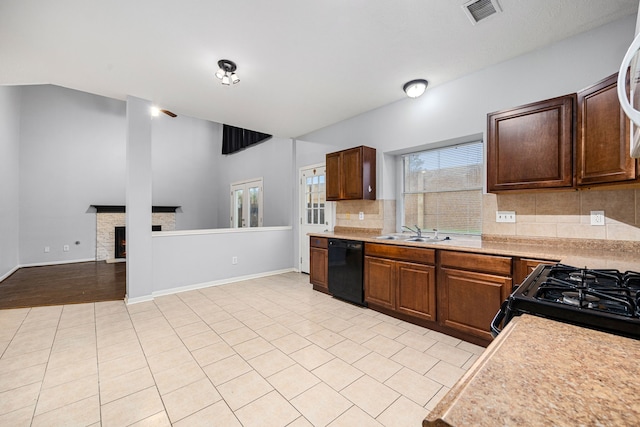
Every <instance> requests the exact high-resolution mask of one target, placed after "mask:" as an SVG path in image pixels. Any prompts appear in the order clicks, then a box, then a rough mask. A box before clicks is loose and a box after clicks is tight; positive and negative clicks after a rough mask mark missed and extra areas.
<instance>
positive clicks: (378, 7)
mask: <svg viewBox="0 0 640 427" xmlns="http://www.w3.org/2000/svg"><path fill="white" fill-rule="evenodd" d="M465 1H466V0H421V1H417V0H315V1H312V0H271V1H265V0H226V1H218V0H207V1H205V0H182V1H177V0H107V1H97V0H60V1H42V0H0V84H10V85H13V84H38V83H51V84H55V85H60V86H65V87H69V88H73V89H78V90H82V91H85V92H90V93H95V94H100V95H104V96H108V97H112V98H117V99H125V98H126V96H127V95H133V96H136V97H140V98H144V99H148V100H151V101H153V102H154V103H156V104H158V105H159V106H161V107H162V108H167V109H169V110H172V111H174V112H176V113H178V114H186V115H189V116H193V117H198V118H203V119H208V120H212V121H215V122H220V123H228V124H232V125H235V126H240V127H244V128H248V129H253V130H257V131H261V132H266V133H271V134H274V135H276V136H279V137H296V136H299V135H303V134H305V133H308V132H311V131H313V130H316V129H319V128H321V127H324V126H327V125H330V124H333V123H335V122H338V121H340V120H344V119H346V118H349V117H353V116H355V115H358V114H361V113H363V112H365V111H368V110H371V109H374V108H377V107H381V106H383V105H385V104H389V103H392V102H395V101H398V100H400V99H403V98H404V93H403V92H402V85H403V84H404V83H405V82H406V81H408V80H411V79H415V78H425V79H427V80H429V82H430V86H431V87H432V86H435V85H439V84H442V83H445V82H447V81H450V80H453V79H456V78H458V77H461V76H463V75H465V74H469V73H471V72H474V71H476V70H480V69H482V68H485V67H487V66H490V65H492V64H495V63H498V62H502V61H505V60H507V59H509V58H513V57H515V56H518V55H520V54H522V53H525V52H529V51H532V50H535V49H538V48H540V47H542V46H545V45H548V44H550V43H553V42H555V41H557V40H560V39H563V38H566V37H569V36H571V35H574V34H578V33H580V32H584V31H587V30H589V29H592V28H595V27H598V26H600V25H603V24H605V23H608V22H611V21H614V20H617V19H619V18H621V17H623V16H625V15H629V14H634V13H636V11H637V9H638V0H499V3H500V5H501V6H502V9H503V13H501V14H499V15H494V16H492V17H490V18H488V19H487V20H485V21H482V22H480V23H479V24H477V25H476V26H473V25H471V23H470V21H469V19H468V18H467V16H466V15H465V14H464V12H463V10H462V7H461V5H462V4H463V3H465ZM222 58H226V59H231V60H233V61H235V62H236V63H237V64H238V71H237V73H238V75H239V77H240V79H241V81H240V83H239V84H237V85H235V86H231V87H227V86H222V85H221V84H220V83H219V81H218V80H217V79H216V78H215V77H214V76H213V74H214V72H215V71H216V70H217V65H216V63H217V61H218V60H219V59H222ZM621 59H622V58H621ZM594 60H596V59H595V58H594Z"/></svg>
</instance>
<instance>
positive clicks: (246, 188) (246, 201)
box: [229, 177, 264, 228]
mask: <svg viewBox="0 0 640 427" xmlns="http://www.w3.org/2000/svg"><path fill="white" fill-rule="evenodd" d="M255 183H259V187H260V193H259V194H258V227H262V218H263V215H264V212H263V210H264V179H263V178H262V177H260V178H254V179H243V180H242V181H236V182H232V183H231V184H230V185H229V194H230V206H229V208H230V212H229V214H230V215H229V223H230V227H231V228H249V227H250V218H251V212H250V209H251V206H250V204H251V202H250V199H249V197H250V196H249V188H253V187H255V186H252V185H251V184H255ZM234 187H243V203H244V204H245V205H246V212H245V211H244V210H243V216H244V215H247V218H246V219H248V221H246V224H247V225H245V226H243V227H237V226H236V224H234V218H235V214H236V213H235V198H234V194H233V193H234Z"/></svg>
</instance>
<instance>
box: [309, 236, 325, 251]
mask: <svg viewBox="0 0 640 427" xmlns="http://www.w3.org/2000/svg"><path fill="white" fill-rule="evenodd" d="M310 239H311V242H310V245H311V247H312V248H325V249H327V248H328V247H329V239H327V238H326V237H313V236H311V237H310Z"/></svg>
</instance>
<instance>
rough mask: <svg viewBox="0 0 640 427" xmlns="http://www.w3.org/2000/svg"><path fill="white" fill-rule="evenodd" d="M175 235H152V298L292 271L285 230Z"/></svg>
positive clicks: (287, 230)
mask: <svg viewBox="0 0 640 427" xmlns="http://www.w3.org/2000/svg"><path fill="white" fill-rule="evenodd" d="M169 233H171V232H169ZM176 233H177V234H174V235H171V234H169V235H166V234H165V233H162V232H158V233H154V237H153V293H154V294H156V295H157V294H163V293H168V292H173V291H177V290H186V289H189V288H198V287H203V286H206V285H210V284H215V282H225V281H229V280H230V279H233V278H238V277H251V276H259V275H263V274H266V273H271V272H280V271H290V270H292V268H293V264H292V260H293V247H292V245H291V240H292V230H291V227H273V228H271V229H268V228H264V229H261V230H247V229H242V230H209V231H206V230H203V231H199V232H193V234H179V232H176ZM189 233H190V232H189ZM232 257H237V258H238V263H237V264H232V263H231V259H232Z"/></svg>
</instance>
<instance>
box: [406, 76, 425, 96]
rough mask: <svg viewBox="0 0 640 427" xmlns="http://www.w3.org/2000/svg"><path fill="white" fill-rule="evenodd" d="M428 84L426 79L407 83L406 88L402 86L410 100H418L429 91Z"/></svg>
mask: <svg viewBox="0 0 640 427" xmlns="http://www.w3.org/2000/svg"><path fill="white" fill-rule="evenodd" d="M428 84H429V82H428V81H426V80H425V79H416V80H411V81H410V82H406V83H405V84H404V86H402V89H403V90H404V92H405V93H406V94H407V96H408V97H409V98H417V97H419V96H420V95H422V94H423V93H424V91H425V90H427V85H428Z"/></svg>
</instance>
